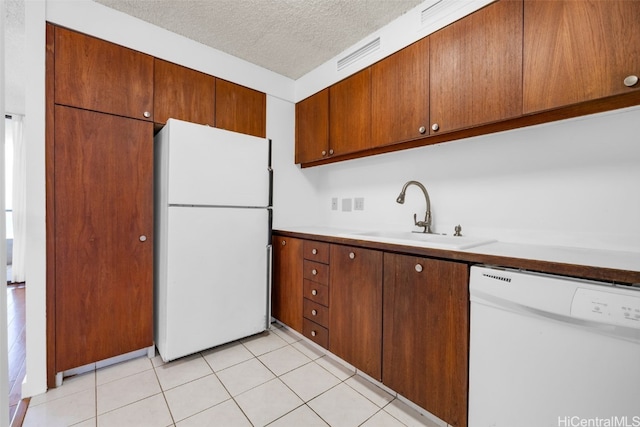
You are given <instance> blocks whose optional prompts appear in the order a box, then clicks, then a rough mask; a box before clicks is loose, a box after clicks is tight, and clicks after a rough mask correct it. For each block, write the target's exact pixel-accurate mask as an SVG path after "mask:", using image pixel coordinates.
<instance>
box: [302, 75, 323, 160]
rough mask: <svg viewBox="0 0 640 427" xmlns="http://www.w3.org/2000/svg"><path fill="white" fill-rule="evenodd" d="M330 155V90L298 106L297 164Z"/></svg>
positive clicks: (309, 98) (321, 92) (307, 99)
mask: <svg viewBox="0 0 640 427" xmlns="http://www.w3.org/2000/svg"><path fill="white" fill-rule="evenodd" d="M328 155H329V89H328V88H327V89H324V90H322V91H320V92H318V93H316V94H315V95H311V96H310V97H308V98H306V99H303V100H302V101H300V102H298V103H297V104H296V160H295V161H296V163H302V164H304V163H309V162H313V161H315V160H321V159H324V158H326V157H327V156H328Z"/></svg>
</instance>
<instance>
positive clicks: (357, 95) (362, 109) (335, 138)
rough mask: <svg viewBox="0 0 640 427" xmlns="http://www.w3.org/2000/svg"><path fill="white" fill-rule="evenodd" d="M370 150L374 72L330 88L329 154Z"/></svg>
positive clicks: (358, 75) (354, 76)
mask: <svg viewBox="0 0 640 427" xmlns="http://www.w3.org/2000/svg"><path fill="white" fill-rule="evenodd" d="M367 148H371V68H367V69H365V70H362V71H360V72H358V73H356V74H354V75H352V76H351V77H348V78H346V79H344V80H342V81H340V82H338V83H336V84H335V85H333V86H331V87H330V88H329V154H330V155H334V156H339V155H342V154H347V153H353V152H356V151H361V150H366V149H367ZM332 150H333V151H332Z"/></svg>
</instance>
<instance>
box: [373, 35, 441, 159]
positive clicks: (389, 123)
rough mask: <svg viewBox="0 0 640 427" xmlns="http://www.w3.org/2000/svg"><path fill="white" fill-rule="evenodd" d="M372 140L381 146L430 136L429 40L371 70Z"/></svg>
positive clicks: (379, 63)
mask: <svg viewBox="0 0 640 427" xmlns="http://www.w3.org/2000/svg"><path fill="white" fill-rule="evenodd" d="M371 126H372V132H371V137H372V138H373V146H375V147H379V146H383V145H388V144H394V143H397V142H402V141H407V140H410V139H415V138H420V137H422V136H425V135H428V134H429V38H428V37H426V38H423V39H421V40H419V41H417V42H415V43H414V44H412V45H410V46H408V47H406V48H404V49H402V50H401V51H399V52H397V53H395V54H393V55H391V56H388V57H387V58H385V59H383V60H382V61H380V62H378V63H376V64H374V65H373V66H372V67H371Z"/></svg>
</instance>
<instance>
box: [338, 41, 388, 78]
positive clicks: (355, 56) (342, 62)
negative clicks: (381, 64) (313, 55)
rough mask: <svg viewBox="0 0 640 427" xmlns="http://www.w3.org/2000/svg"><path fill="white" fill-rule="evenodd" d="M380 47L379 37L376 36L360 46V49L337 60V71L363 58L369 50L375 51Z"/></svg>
mask: <svg viewBox="0 0 640 427" xmlns="http://www.w3.org/2000/svg"><path fill="white" fill-rule="evenodd" d="M378 49H380V37H376V38H375V39H374V40H372V41H370V42H369V43H367V44H366V45H364V46H362V47H361V48H360V49H358V50H356V51H353V52H351V53H350V54H348V55H347V56H345V57H344V58H342V59H339V60H338V71H340V70H342V69H344V68H345V67H348V66H349V65H351V64H353V63H354V62H356V61H357V60H359V59H361V58H364V57H365V56H367V55H368V54H370V53H371V52H375V51H376V50H378Z"/></svg>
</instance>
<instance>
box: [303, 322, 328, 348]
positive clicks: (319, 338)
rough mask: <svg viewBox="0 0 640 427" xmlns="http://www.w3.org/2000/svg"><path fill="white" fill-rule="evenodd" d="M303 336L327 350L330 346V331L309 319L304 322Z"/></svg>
mask: <svg viewBox="0 0 640 427" xmlns="http://www.w3.org/2000/svg"><path fill="white" fill-rule="evenodd" d="M302 334H303V335H304V336H305V337H307V338H309V339H310V340H311V341H313V342H315V343H316V344H318V345H319V346H322V347H324V348H327V346H328V345H329V330H328V329H327V328H325V327H322V326H320V325H318V324H317V323H315V322H312V321H311V320H309V319H304V320H303V324H302Z"/></svg>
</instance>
